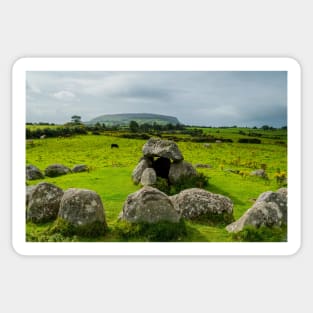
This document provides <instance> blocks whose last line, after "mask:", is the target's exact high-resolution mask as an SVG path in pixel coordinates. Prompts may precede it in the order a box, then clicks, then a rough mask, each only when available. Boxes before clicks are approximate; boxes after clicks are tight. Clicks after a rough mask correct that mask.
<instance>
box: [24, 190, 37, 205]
mask: <svg viewBox="0 0 313 313" xmlns="http://www.w3.org/2000/svg"><path fill="white" fill-rule="evenodd" d="M35 187H36V185H32V186H26V207H27V206H28V202H29V198H30V195H31V193H32V191H33V190H34V189H35Z"/></svg>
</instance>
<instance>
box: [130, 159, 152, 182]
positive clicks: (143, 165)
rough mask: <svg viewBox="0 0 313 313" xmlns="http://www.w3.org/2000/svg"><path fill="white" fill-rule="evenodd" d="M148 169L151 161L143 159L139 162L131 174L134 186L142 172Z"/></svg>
mask: <svg viewBox="0 0 313 313" xmlns="http://www.w3.org/2000/svg"><path fill="white" fill-rule="evenodd" d="M149 167H152V161H151V160H150V159H149V158H145V157H144V158H142V159H141V160H140V161H139V163H138V164H137V166H136V167H135V169H134V170H133V173H132V180H133V182H134V183H135V184H139V182H140V180H141V176H142V173H143V171H144V170H145V169H146V168H149Z"/></svg>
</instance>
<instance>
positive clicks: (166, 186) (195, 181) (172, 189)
mask: <svg viewBox="0 0 313 313" xmlns="http://www.w3.org/2000/svg"><path fill="white" fill-rule="evenodd" d="M208 181H209V177H207V176H205V175H204V174H203V173H198V174H197V175H196V176H185V177H182V178H181V179H180V180H178V181H177V182H176V183H175V184H170V183H169V182H168V180H167V179H166V178H161V177H157V180H156V183H155V184H154V185H153V187H155V188H157V189H159V190H160V191H162V192H164V193H166V194H167V195H175V194H177V193H179V192H181V191H182V190H185V189H189V188H205V187H207V186H208V184H209V182H208Z"/></svg>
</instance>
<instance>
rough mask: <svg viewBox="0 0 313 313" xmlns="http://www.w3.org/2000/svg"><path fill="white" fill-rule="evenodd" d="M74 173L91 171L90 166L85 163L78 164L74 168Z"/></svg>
mask: <svg viewBox="0 0 313 313" xmlns="http://www.w3.org/2000/svg"><path fill="white" fill-rule="evenodd" d="M72 172H73V173H80V172H89V168H88V166H87V165H85V164H78V165H75V166H74V167H73V168H72Z"/></svg>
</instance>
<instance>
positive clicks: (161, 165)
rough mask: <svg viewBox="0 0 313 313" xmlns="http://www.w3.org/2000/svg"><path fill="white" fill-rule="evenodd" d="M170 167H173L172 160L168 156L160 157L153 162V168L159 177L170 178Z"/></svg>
mask: <svg viewBox="0 0 313 313" xmlns="http://www.w3.org/2000/svg"><path fill="white" fill-rule="evenodd" d="M170 167H171V161H170V159H168V158H163V157H159V158H158V159H156V160H155V161H154V162H153V168H154V170H155V173H156V175H157V176H158V177H162V178H166V179H168V174H169V172H170Z"/></svg>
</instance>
